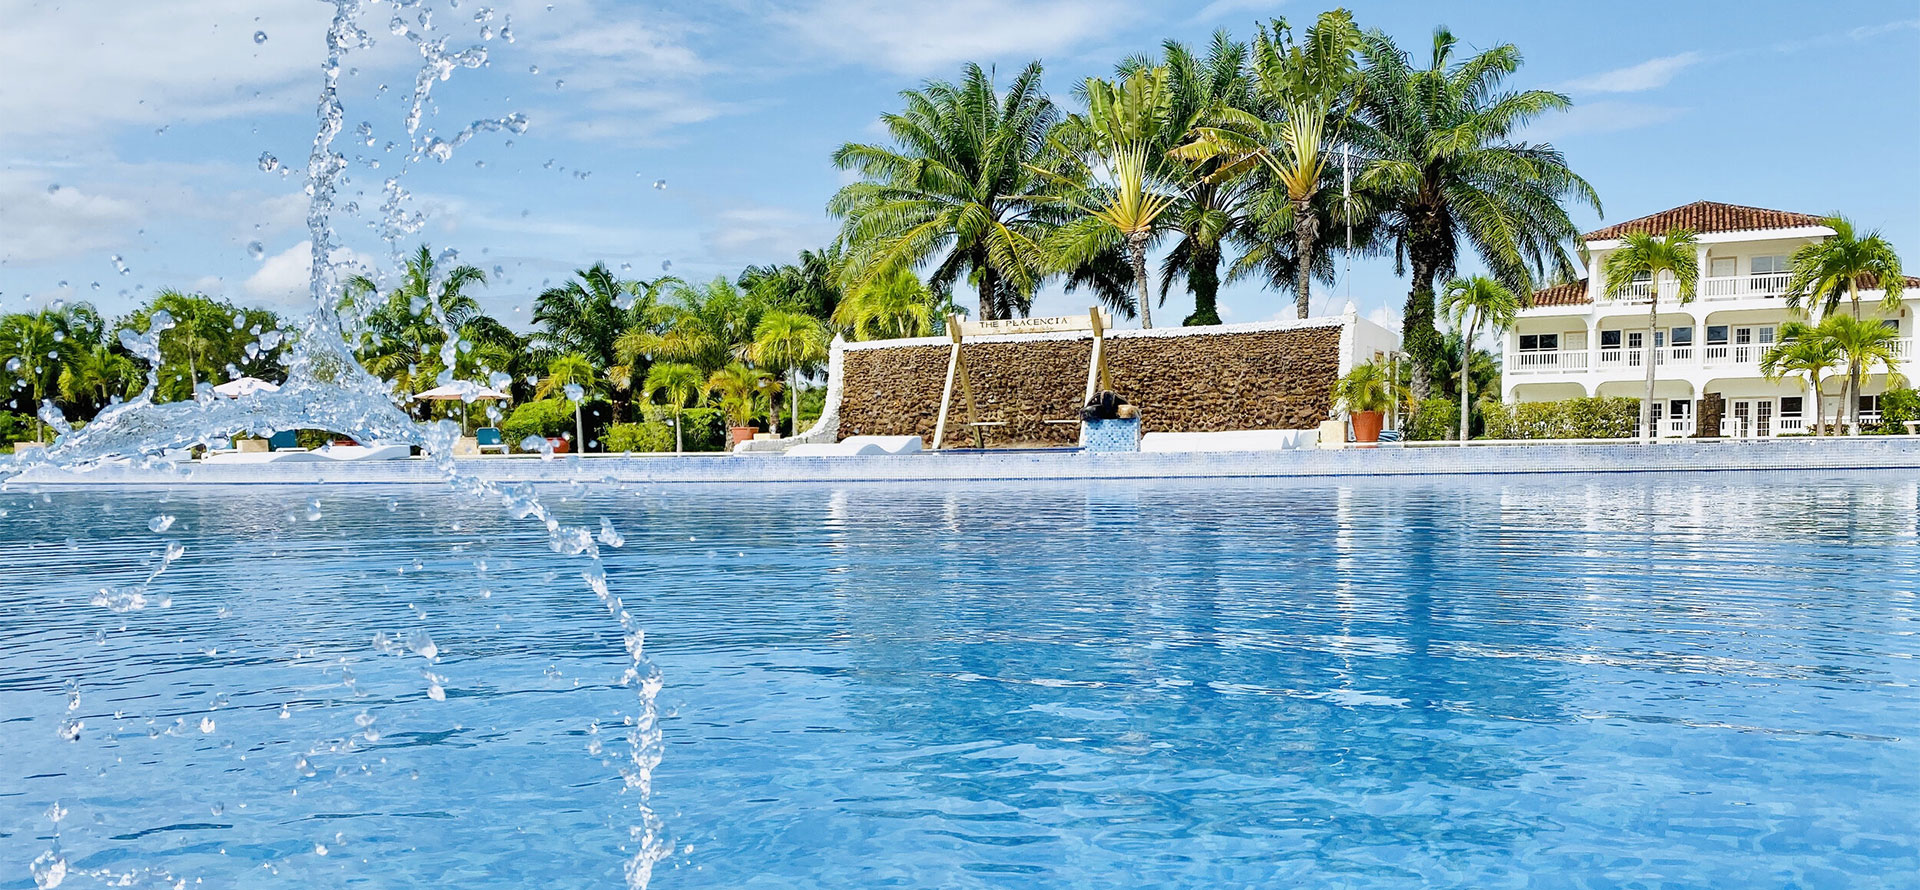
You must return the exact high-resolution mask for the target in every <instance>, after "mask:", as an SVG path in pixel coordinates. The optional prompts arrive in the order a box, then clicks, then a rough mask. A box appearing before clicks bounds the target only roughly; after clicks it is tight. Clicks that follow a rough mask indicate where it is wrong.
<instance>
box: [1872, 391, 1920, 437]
mask: <svg viewBox="0 0 1920 890" xmlns="http://www.w3.org/2000/svg"><path fill="white" fill-rule="evenodd" d="M1909 420H1920V392H1915V391H1914V390H1912V389H1910V388H1908V387H1904V386H1902V387H1896V388H1893V389H1889V390H1887V391H1886V392H1883V393H1881V394H1880V426H1878V427H1876V428H1875V429H1874V430H1873V431H1874V432H1876V433H1881V434H1885V435H1904V434H1905V433H1906V432H1907V421H1909Z"/></svg>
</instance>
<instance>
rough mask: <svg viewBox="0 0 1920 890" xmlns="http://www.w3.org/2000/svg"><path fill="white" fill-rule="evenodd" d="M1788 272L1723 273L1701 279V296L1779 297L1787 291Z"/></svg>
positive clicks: (1722, 298) (1736, 298)
mask: <svg viewBox="0 0 1920 890" xmlns="http://www.w3.org/2000/svg"><path fill="white" fill-rule="evenodd" d="M1792 277H1793V276H1791V275H1789V274H1788V273H1786V272H1760V273H1757V274H1753V275H1723V276H1716V277H1711V278H1702V279H1700V296H1701V298H1702V299H1707V300H1738V299H1741V298H1743V297H1777V296H1780V295H1782V294H1785V293H1786V292H1787V281H1788V279H1790V278H1792Z"/></svg>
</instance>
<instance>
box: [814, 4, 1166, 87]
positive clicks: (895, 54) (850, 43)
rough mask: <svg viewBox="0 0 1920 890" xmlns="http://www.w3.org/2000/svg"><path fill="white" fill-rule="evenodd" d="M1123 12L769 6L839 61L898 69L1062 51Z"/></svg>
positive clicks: (1037, 7) (1075, 7)
mask: <svg viewBox="0 0 1920 890" xmlns="http://www.w3.org/2000/svg"><path fill="white" fill-rule="evenodd" d="M1128 17H1129V7H1127V6H1125V5H1123V4H1116V3H1111V2H1102V0H1027V2H1020V0H892V2H889V0H813V2H811V3H809V4H807V5H806V6H804V7H802V8H799V9H795V10H790V11H787V12H785V13H780V14H776V20H777V21H778V22H779V24H781V25H782V26H784V27H786V28H790V29H791V30H792V32H793V33H794V34H795V35H796V36H798V37H799V38H801V39H803V40H805V41H807V42H810V43H812V44H813V45H814V46H815V47H817V48H819V49H821V50H823V51H825V52H827V53H829V54H831V55H833V56H835V57H837V58H839V59H840V60H841V61H845V62H852V63H866V64H872V65H877V66H879V67H882V68H886V69H889V70H892V71H896V72H899V73H902V74H931V73H936V72H939V73H950V72H949V69H951V68H953V67H954V66H955V65H957V64H959V63H960V62H963V61H969V60H980V61H982V62H985V61H987V60H992V59H1006V60H1018V61H1025V60H1027V59H1030V58H1033V57H1037V56H1045V55H1048V54H1052V53H1058V52H1062V51H1064V50H1067V49H1070V48H1072V47H1073V46H1075V45H1078V44H1080V43H1082V42H1084V41H1086V40H1089V39H1092V38H1096V37H1099V36H1102V35H1104V34H1107V33H1110V32H1111V31H1113V30H1114V28H1115V27H1116V26H1118V25H1119V24H1121V23H1122V22H1123V21H1125V20H1126V19H1127V18H1128Z"/></svg>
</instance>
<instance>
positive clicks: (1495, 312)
mask: <svg viewBox="0 0 1920 890" xmlns="http://www.w3.org/2000/svg"><path fill="white" fill-rule="evenodd" d="M1440 311H1441V312H1444V313H1446V314H1447V316H1448V317H1450V318H1452V319H1453V324H1454V329H1455V330H1458V331H1459V332H1460V442H1461V444H1465V443H1466V441H1467V438H1468V436H1467V425H1468V419H1469V411H1470V409H1469V406H1468V401H1467V396H1468V391H1469V390H1471V389H1472V386H1471V385H1470V382H1469V380H1468V374H1469V372H1470V371H1471V370H1472V366H1473V360H1472V356H1473V335H1474V334H1475V333H1476V332H1478V331H1479V330H1480V327H1481V325H1486V326H1489V327H1491V328H1493V330H1494V332H1495V333H1501V332H1504V331H1506V330H1507V329H1509V328H1511V327H1513V319H1514V316H1515V315H1517V314H1518V313H1519V311H1520V298H1518V297H1516V296H1514V295H1513V291H1511V290H1508V289H1507V287H1506V285H1504V284H1501V283H1500V282H1498V281H1495V280H1493V279H1492V278H1488V277H1487V276H1485V275H1475V276H1473V277H1472V278H1455V279H1453V280H1451V281H1448V282H1447V286H1446V290H1445V292H1444V294H1443V296H1442V297H1441V304H1440Z"/></svg>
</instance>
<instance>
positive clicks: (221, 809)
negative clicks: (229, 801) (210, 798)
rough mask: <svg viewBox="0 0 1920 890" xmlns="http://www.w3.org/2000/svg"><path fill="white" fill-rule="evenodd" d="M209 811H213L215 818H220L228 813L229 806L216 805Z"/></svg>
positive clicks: (209, 808)
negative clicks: (219, 816)
mask: <svg viewBox="0 0 1920 890" xmlns="http://www.w3.org/2000/svg"><path fill="white" fill-rule="evenodd" d="M207 809H208V810H210V811H212V812H213V814H214V815H215V816H218V815H220V814H222V813H225V812H226V811H227V805H226V804H223V803H215V804H214V805H213V806H210V807H208V808H207Z"/></svg>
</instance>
